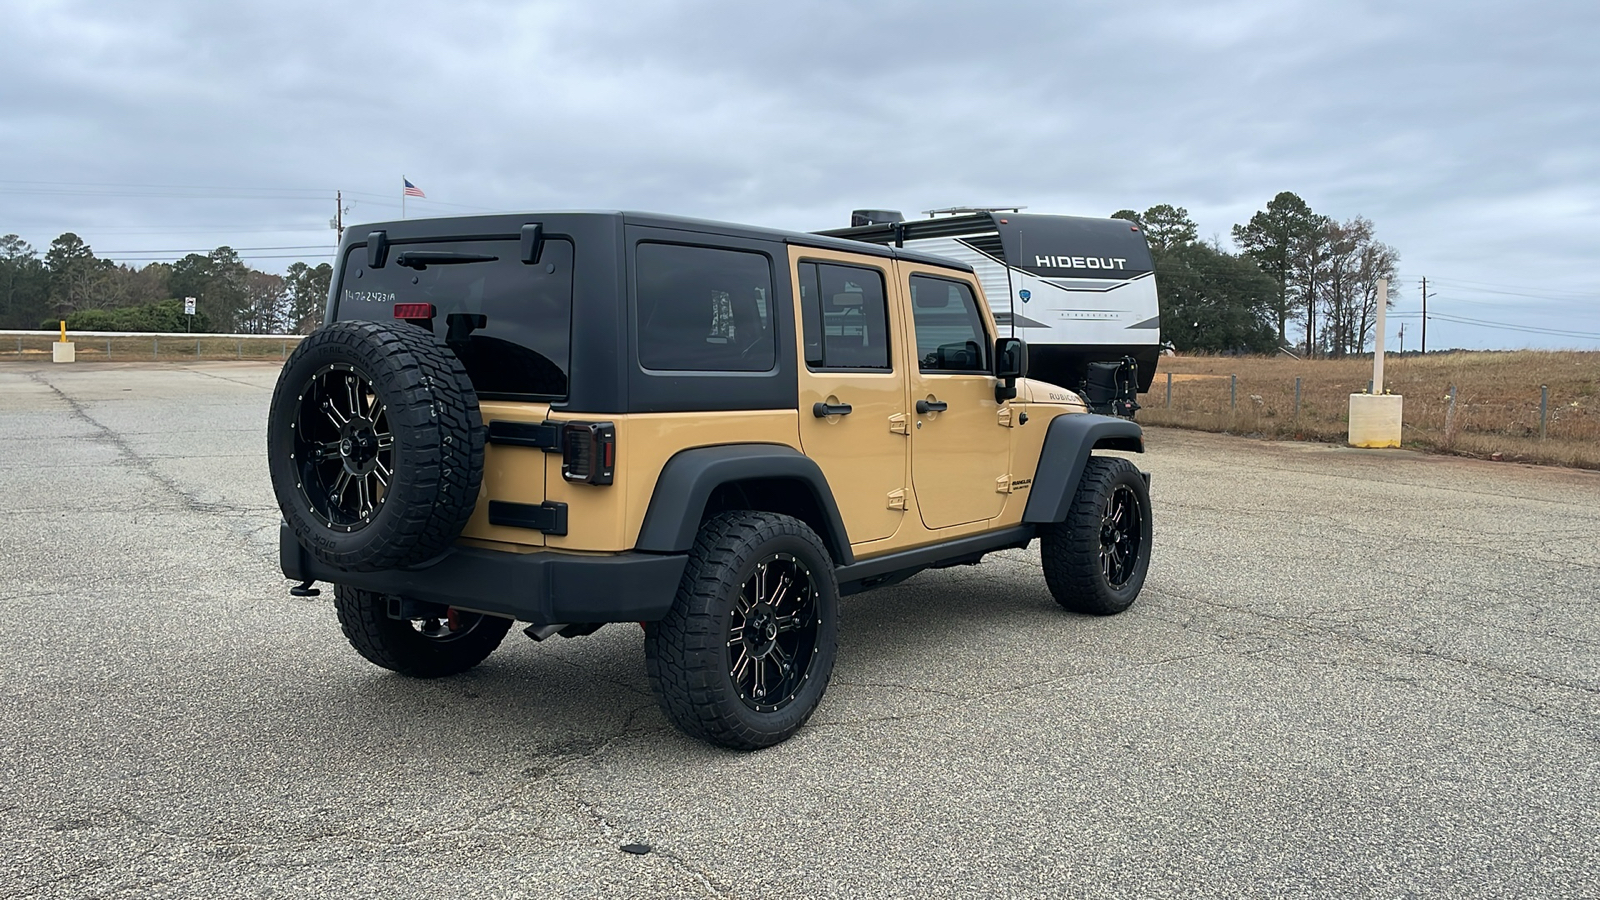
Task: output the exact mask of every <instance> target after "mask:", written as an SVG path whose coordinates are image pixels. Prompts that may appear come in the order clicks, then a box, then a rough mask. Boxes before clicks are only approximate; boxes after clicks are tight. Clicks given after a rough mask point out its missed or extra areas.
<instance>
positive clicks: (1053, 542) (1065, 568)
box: [1039, 456, 1151, 616]
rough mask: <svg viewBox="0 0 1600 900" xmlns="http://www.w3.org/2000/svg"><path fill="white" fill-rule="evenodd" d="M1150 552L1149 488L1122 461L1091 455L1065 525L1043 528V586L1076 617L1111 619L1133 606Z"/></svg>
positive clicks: (1146, 569)
mask: <svg viewBox="0 0 1600 900" xmlns="http://www.w3.org/2000/svg"><path fill="white" fill-rule="evenodd" d="M1150 548H1151V527H1150V489H1149V487H1148V486H1147V485H1146V484H1145V481H1144V476H1142V475H1141V474H1139V470H1138V469H1137V468H1135V467H1134V465H1133V463H1131V462H1129V461H1127V460H1125V459H1122V458H1120V457H1113V456H1091V457H1090V458H1089V461H1088V464H1087V465H1085V466H1084V469H1083V475H1082V477H1081V478H1080V479H1079V481H1078V487H1077V491H1076V493H1074V495H1073V498H1072V506H1071V508H1070V509H1069V510H1068V511H1067V519H1066V521H1064V522H1057V523H1054V524H1050V525H1041V526H1040V527H1039V557H1040V561H1041V562H1042V563H1043V564H1044V580H1045V585H1046V586H1048V587H1049V588H1050V595H1051V596H1052V597H1054V598H1055V601H1056V602H1057V603H1059V604H1061V606H1062V607H1064V608H1066V609H1069V610H1072V611H1073V612H1079V613H1088V614H1090V615H1096V616H1109V615H1114V614H1116V613H1119V612H1122V611H1123V610H1125V609H1127V608H1128V607H1129V606H1132V605H1133V601H1134V600H1135V599H1136V598H1137V597H1138V596H1139V590H1140V589H1141V588H1142V587H1143V586H1144V579H1145V575H1146V573H1148V571H1149V569H1150Z"/></svg>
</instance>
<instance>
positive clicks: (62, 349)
mask: <svg viewBox="0 0 1600 900" xmlns="http://www.w3.org/2000/svg"><path fill="white" fill-rule="evenodd" d="M50 358H51V359H53V360H55V361H56V362H62V363H66V362H77V361H78V345H77V344H76V343H73V342H72V341H56V342H54V343H52V344H51V345H50Z"/></svg>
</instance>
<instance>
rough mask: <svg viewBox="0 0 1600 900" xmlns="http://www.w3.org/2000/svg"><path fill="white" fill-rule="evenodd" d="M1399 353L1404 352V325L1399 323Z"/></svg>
mask: <svg viewBox="0 0 1600 900" xmlns="http://www.w3.org/2000/svg"><path fill="white" fill-rule="evenodd" d="M1400 352H1401V353H1404V352H1406V323H1404V322H1401V323H1400Z"/></svg>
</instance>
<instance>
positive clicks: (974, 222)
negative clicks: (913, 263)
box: [814, 206, 1021, 247]
mask: <svg viewBox="0 0 1600 900" xmlns="http://www.w3.org/2000/svg"><path fill="white" fill-rule="evenodd" d="M1019 208H1021V207H1019ZM1010 209H1011V207H1009V206H1008V207H1006V210H1007V211H1009V210H1010ZM997 212H998V211H974V212H969V213H966V214H964V215H951V216H948V217H946V218H943V219H918V220H917V221H915V222H879V223H877V224H874V225H856V226H854V227H851V228H830V229H827V230H826V231H818V232H814V233H815V234H820V235H822V236H824V237H835V238H845V239H846V240H851V241H865V242H866V243H869V244H893V245H895V246H896V247H903V246H905V242H906V241H918V240H923V239H925V238H941V237H961V236H962V235H968V234H987V233H989V232H993V231H997V230H998V225H997V223H996V221H995V219H996V216H997Z"/></svg>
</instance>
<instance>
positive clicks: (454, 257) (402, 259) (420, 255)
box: [394, 250, 500, 272]
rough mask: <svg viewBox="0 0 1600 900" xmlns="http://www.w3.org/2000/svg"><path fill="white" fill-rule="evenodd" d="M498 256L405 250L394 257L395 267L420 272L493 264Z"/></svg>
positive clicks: (448, 251)
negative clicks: (444, 267) (429, 269)
mask: <svg viewBox="0 0 1600 900" xmlns="http://www.w3.org/2000/svg"><path fill="white" fill-rule="evenodd" d="M499 258H500V257H498V256H489V255H487V254H484V253H455V252H453V251H450V250H407V251H406V252H404V253H402V254H400V255H399V256H397V257H395V261H394V263H395V265H397V266H405V267H407V268H410V269H416V270H417V271H419V272H420V271H422V270H423V269H426V268H427V267H429V266H453V265H459V264H461V263H477V262H494V261H495V260H498V259H499Z"/></svg>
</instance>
